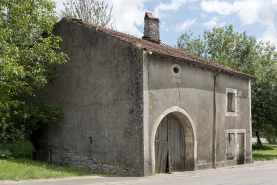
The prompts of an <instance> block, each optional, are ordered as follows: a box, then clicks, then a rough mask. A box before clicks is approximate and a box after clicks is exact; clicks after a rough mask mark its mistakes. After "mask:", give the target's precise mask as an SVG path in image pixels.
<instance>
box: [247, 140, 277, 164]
mask: <svg viewBox="0 0 277 185" xmlns="http://www.w3.org/2000/svg"><path fill="white" fill-rule="evenodd" d="M263 145H265V146H268V147H271V148H273V150H253V151H252V155H253V160H254V161H269V160H274V159H277V145H276V144H263Z"/></svg>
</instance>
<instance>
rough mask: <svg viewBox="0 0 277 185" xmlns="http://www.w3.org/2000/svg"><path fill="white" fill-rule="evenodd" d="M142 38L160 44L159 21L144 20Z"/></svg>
mask: <svg viewBox="0 0 277 185" xmlns="http://www.w3.org/2000/svg"><path fill="white" fill-rule="evenodd" d="M142 38H143V39H146V40H150V41H154V42H160V30H159V20H158V19H149V18H146V19H144V36H143V37H142Z"/></svg>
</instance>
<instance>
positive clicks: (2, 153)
mask: <svg viewBox="0 0 277 185" xmlns="http://www.w3.org/2000/svg"><path fill="white" fill-rule="evenodd" d="M11 155H12V153H11V152H10V151H9V150H0V158H8V157H11Z"/></svg>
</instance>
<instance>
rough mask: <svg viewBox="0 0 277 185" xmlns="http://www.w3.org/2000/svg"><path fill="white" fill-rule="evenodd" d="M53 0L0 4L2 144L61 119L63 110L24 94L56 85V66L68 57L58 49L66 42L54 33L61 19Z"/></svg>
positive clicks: (3, 1) (13, 0)
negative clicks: (33, 100) (26, 99)
mask: <svg viewBox="0 0 277 185" xmlns="http://www.w3.org/2000/svg"><path fill="white" fill-rule="evenodd" d="M57 20H58V19H57V16H56V13H55V3H54V2H52V1H51V0H24V1H22V0H1V1H0V89H1V91H0V141H1V142H10V141H14V140H18V139H28V137H29V136H30V134H31V133H32V132H33V131H34V130H36V129H39V128H42V127H44V126H45V125H46V124H48V123H53V122H55V121H57V120H58V119H59V118H60V115H59V113H60V112H61V109H60V108H59V107H57V106H53V105H42V104H39V103H38V102H29V103H27V102H26V101H25V100H24V98H22V97H23V96H26V95H28V96H35V93H34V89H36V88H42V87H44V86H45V84H46V83H47V82H50V81H52V80H53V79H54V78H55V77H56V76H57V75H56V74H55V68H54V66H55V64H61V63H64V62H66V60H67V56H66V55H65V54H64V53H62V52H59V53H57V52H56V51H57V50H58V49H59V42H60V41H61V39H60V38H59V37H57V36H55V35H53V33H52V30H53V25H54V24H55V23H56V21H57Z"/></svg>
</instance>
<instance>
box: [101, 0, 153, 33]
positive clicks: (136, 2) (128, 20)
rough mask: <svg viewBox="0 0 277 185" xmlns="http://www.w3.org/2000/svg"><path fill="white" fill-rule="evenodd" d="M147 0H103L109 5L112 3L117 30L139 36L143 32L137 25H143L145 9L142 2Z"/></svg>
mask: <svg viewBox="0 0 277 185" xmlns="http://www.w3.org/2000/svg"><path fill="white" fill-rule="evenodd" d="M146 1H148V0H132V1H128V2H126V0H105V2H106V3H108V4H109V5H113V8H114V11H115V16H116V17H115V19H116V26H117V30H118V31H122V32H126V33H130V34H132V35H135V36H138V37H141V36H142V35H143V33H142V32H141V31H139V29H138V26H143V24H144V15H145V12H146V11H147V9H146V7H145V6H144V3H145V2H146Z"/></svg>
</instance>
